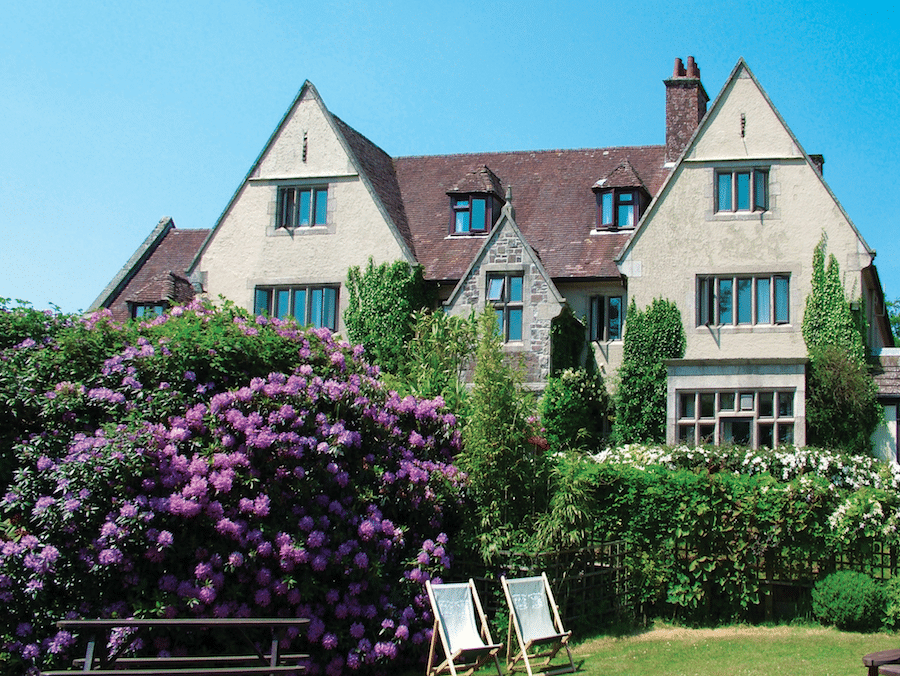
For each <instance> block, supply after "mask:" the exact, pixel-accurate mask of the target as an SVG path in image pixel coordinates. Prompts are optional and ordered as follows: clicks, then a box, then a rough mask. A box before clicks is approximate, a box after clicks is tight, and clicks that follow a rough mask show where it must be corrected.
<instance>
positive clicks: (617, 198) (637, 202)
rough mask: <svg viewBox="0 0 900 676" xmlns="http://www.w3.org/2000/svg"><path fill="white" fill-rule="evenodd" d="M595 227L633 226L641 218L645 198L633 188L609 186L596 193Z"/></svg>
mask: <svg viewBox="0 0 900 676" xmlns="http://www.w3.org/2000/svg"><path fill="white" fill-rule="evenodd" d="M597 202H598V207H599V209H598V212H599V213H598V219H597V228H598V229H602V230H615V229H618V228H633V227H634V226H635V225H636V224H637V222H638V221H639V220H640V218H641V214H642V213H643V210H644V207H645V206H646V203H647V200H646V199H645V198H644V195H643V193H642V191H640V190H636V189H634V188H610V189H608V190H602V191H600V192H598V193H597Z"/></svg>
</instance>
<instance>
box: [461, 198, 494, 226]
mask: <svg viewBox="0 0 900 676" xmlns="http://www.w3.org/2000/svg"><path fill="white" fill-rule="evenodd" d="M494 202H495V200H494V199H493V198H492V197H491V196H490V195H451V196H450V207H451V214H450V232H451V233H452V234H456V235H464V234H469V233H485V232H487V231H489V230H490V229H491V226H492V225H493V223H494V220H495V216H496V215H495V214H494V211H495V204H494Z"/></svg>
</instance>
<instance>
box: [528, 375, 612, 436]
mask: <svg viewBox="0 0 900 676" xmlns="http://www.w3.org/2000/svg"><path fill="white" fill-rule="evenodd" d="M609 406H610V403H609V394H608V393H607V391H606V385H605V384H604V383H603V378H601V377H600V375H599V374H591V373H588V372H587V371H585V370H584V369H571V368H569V369H566V370H565V371H562V372H561V373H559V374H557V375H555V376H553V377H551V378H550V379H549V380H548V381H547V387H546V388H544V393H543V394H542V395H541V400H540V407H539V410H540V414H541V424H542V425H543V426H544V430H545V436H546V437H547V441H548V442H549V443H550V448H551V449H553V450H554V451H557V450H563V449H574V448H584V449H585V450H589V451H596V450H598V449H599V448H600V447H601V446H602V444H603V442H604V436H605V433H606V429H607V421H608V418H609Z"/></svg>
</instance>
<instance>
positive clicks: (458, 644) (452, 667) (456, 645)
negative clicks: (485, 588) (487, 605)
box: [425, 580, 503, 676]
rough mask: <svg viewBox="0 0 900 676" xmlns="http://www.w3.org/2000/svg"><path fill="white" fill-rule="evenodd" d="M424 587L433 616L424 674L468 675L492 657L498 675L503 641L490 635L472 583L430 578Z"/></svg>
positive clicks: (431, 675) (432, 675)
mask: <svg viewBox="0 0 900 676" xmlns="http://www.w3.org/2000/svg"><path fill="white" fill-rule="evenodd" d="M425 587H426V589H427V590H428V599H429V601H430V602H431V610H432V613H433V615H434V628H433V631H432V636H431V647H430V650H429V654H428V670H427V676H434V675H436V674H441V673H444V672H449V673H450V674H452V675H453V676H469V675H470V674H472V673H474V672H475V671H476V670H478V669H479V668H481V666H482V665H484V664H486V663H487V662H488V661H489V660H491V659H493V660H494V664H495V666H496V667H497V674H498V675H499V674H500V660H499V659H498V658H497V654H498V653H499V652H500V649H501V648H502V647H503V644H502V643H494V641H493V639H492V638H491V634H490V631H489V629H488V623H487V618H486V617H485V615H484V610H483V609H482V607H481V601H480V600H479V599H478V592H477V591H476V590H475V583H474V582H473V581H472V580H469V581H468V582H460V583H449V584H432V583H431V581H430V580H429V581H427V582H426V583H425ZM438 643H440V644H441V648H442V650H443V652H444V660H443V661H442V662H438V659H437V644H438Z"/></svg>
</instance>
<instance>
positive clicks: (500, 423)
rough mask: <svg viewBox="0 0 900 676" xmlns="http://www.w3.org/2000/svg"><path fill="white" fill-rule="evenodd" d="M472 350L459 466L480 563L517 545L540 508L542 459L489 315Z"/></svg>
mask: <svg viewBox="0 0 900 676" xmlns="http://www.w3.org/2000/svg"><path fill="white" fill-rule="evenodd" d="M477 330H478V338H477V341H478V342H477V346H476V351H475V372H474V383H473V385H472V391H471V392H470V393H469V399H468V407H467V415H466V424H465V426H464V427H463V435H462V438H463V451H462V453H461V454H460V455H459V456H458V457H457V464H458V465H459V467H460V468H461V469H462V470H463V471H465V472H466V473H467V474H468V475H469V493H470V496H471V498H472V501H473V503H474V504H475V510H476V514H475V515H474V516H475V520H476V523H474V524H471V525H470V528H469V533H470V535H473V536H474V539H475V540H476V542H474V543H473V544H474V545H475V546H476V547H478V548H479V550H480V553H481V555H482V556H484V557H485V558H490V556H491V554H492V553H493V552H494V551H496V550H498V549H502V548H505V547H506V546H509V545H510V544H512V543H514V542H516V539H517V537H518V535H517V534H518V533H519V532H520V529H522V530H527V524H528V522H529V520H530V518H531V516H532V515H533V514H534V513H535V511H537V510H539V509H540V499H539V496H538V495H537V494H536V491H537V487H538V486H539V485H540V481H541V475H542V473H543V472H542V459H541V458H539V457H536V456H535V455H534V454H533V453H532V452H531V450H530V445H529V443H528V438H529V436H530V435H531V432H530V427H531V423H530V420H529V418H530V417H531V416H530V413H531V411H530V406H529V400H528V399H527V396H526V394H525V393H524V391H523V390H522V379H523V375H522V371H521V368H517V367H515V366H513V365H511V364H509V363H508V362H507V361H506V359H505V358H504V354H503V350H502V348H501V340H500V332H499V329H498V326H497V318H496V315H495V313H494V312H493V310H491V309H487V310H485V311H484V312H483V313H482V314H481V315H479V316H478V318H477Z"/></svg>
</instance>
